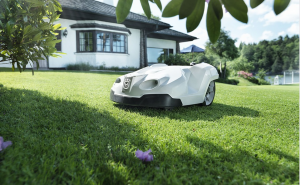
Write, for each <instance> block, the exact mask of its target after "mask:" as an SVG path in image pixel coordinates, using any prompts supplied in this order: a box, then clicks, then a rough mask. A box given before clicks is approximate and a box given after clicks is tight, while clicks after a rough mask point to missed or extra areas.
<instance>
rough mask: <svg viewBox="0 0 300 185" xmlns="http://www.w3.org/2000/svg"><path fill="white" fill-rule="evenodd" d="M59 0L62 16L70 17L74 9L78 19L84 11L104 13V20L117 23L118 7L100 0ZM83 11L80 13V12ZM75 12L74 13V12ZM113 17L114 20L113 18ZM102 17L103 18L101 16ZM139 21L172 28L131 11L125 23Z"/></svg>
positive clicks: (159, 27) (161, 27) (162, 27)
mask: <svg viewBox="0 0 300 185" xmlns="http://www.w3.org/2000/svg"><path fill="white" fill-rule="evenodd" d="M58 2H59V3H60V4H61V6H62V8H63V12H62V14H61V17H62V18H64V17H66V16H67V17H69V16H70V15H68V14H70V13H71V12H70V10H71V11H72V10H73V11H74V10H75V11H76V15H73V17H74V18H77V19H76V20H80V16H85V14H84V13H90V14H97V15H102V20H103V21H107V19H109V20H110V21H109V22H115V23H116V7H114V6H111V5H108V4H105V3H102V2H99V1H95V0H58ZM78 11H79V12H81V13H79V12H78ZM73 14H74V13H73ZM90 16H91V17H93V19H94V20H95V19H97V18H98V20H99V18H100V17H99V16H92V15H90ZM112 18H113V20H112ZM100 19H101V18H100ZM81 20H83V19H81ZM84 20H86V17H84ZM131 21H133V22H135V23H136V22H139V23H141V24H143V23H144V24H148V25H149V24H150V25H155V26H156V25H157V26H156V27H157V28H158V29H166V28H170V27H171V25H169V24H167V23H164V22H161V21H158V20H156V19H148V18H147V17H145V16H143V15H139V14H136V13H132V12H130V13H129V14H128V16H127V18H126V20H125V21H124V23H123V24H125V25H126V24H129V27H130V26H131V25H130V22H131Z"/></svg>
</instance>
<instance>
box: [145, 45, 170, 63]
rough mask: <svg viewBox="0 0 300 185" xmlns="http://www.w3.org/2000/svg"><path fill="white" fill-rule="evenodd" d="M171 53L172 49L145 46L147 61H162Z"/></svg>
mask: <svg viewBox="0 0 300 185" xmlns="http://www.w3.org/2000/svg"><path fill="white" fill-rule="evenodd" d="M170 54H173V49H165V48H147V57H148V63H149V64H154V63H163V62H164V60H165V58H166V56H169V55H170Z"/></svg>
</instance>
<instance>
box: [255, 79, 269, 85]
mask: <svg viewBox="0 0 300 185" xmlns="http://www.w3.org/2000/svg"><path fill="white" fill-rule="evenodd" d="M258 83H259V85H271V84H270V82H268V81H266V80H263V79H258Z"/></svg>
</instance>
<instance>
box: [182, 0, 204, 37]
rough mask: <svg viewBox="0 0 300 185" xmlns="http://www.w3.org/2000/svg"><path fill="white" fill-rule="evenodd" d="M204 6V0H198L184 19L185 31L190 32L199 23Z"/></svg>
mask: <svg viewBox="0 0 300 185" xmlns="http://www.w3.org/2000/svg"><path fill="white" fill-rule="evenodd" d="M204 7H205V0H198V2H197V5H196V7H195V9H194V11H193V12H192V14H191V15H189V16H188V17H187V19H186V30H187V32H191V31H193V30H195V29H196V28H197V26H198V25H199V24H200V22H201V19H202V17H203V13H204Z"/></svg>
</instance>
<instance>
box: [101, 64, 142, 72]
mask: <svg viewBox="0 0 300 185" xmlns="http://www.w3.org/2000/svg"><path fill="white" fill-rule="evenodd" d="M98 70H112V71H136V70H138V68H136V67H122V68H120V67H118V66H112V67H105V65H100V66H99V67H98Z"/></svg>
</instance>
